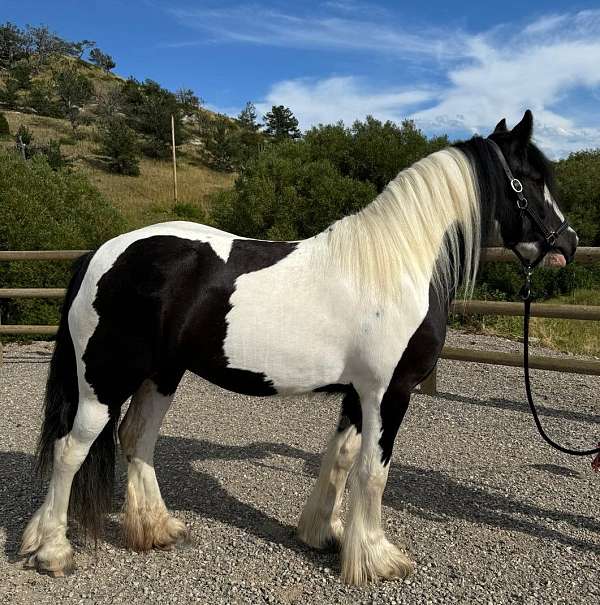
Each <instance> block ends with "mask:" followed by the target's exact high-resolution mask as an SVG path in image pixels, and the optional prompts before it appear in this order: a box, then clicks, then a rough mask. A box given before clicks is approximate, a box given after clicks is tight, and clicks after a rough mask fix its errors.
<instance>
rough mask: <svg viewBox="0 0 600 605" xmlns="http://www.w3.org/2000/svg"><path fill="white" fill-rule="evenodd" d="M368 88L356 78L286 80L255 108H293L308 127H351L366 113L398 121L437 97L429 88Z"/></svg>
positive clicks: (263, 111)
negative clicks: (276, 106) (378, 89)
mask: <svg viewBox="0 0 600 605" xmlns="http://www.w3.org/2000/svg"><path fill="white" fill-rule="evenodd" d="M365 88H368V87H367V86H366V84H365V83H364V82H362V81H361V80H360V79H358V78H354V77H343V78H342V77H333V78H327V79H325V80H308V79H305V80H287V81H284V82H278V83H277V84H275V85H274V86H273V87H272V88H271V90H270V91H269V93H268V94H267V96H266V98H265V99H264V101H262V102H261V103H257V106H256V107H257V109H258V111H259V112H260V113H265V112H266V111H268V110H269V109H270V108H271V106H272V105H286V106H288V107H291V108H292V109H293V111H294V114H295V115H296V117H297V118H298V120H299V122H300V126H301V127H302V128H308V127H309V126H312V125H314V124H319V123H322V124H331V123H334V122H337V121H339V120H342V121H343V122H345V123H346V124H351V123H352V122H353V121H354V120H356V119H357V118H364V117H365V116H366V115H367V114H372V115H374V116H376V117H378V118H380V119H383V120H388V119H389V120H395V121H399V120H402V119H403V118H404V117H406V115H407V113H409V112H411V111H412V110H413V109H414V108H415V107H417V106H418V105H420V104H421V103H423V102H424V101H428V100H431V99H433V98H435V97H434V93H433V91H432V90H427V89H421V90H419V89H410V90H402V89H390V90H386V91H384V92H376V91H372V92H369V91H368V90H365Z"/></svg>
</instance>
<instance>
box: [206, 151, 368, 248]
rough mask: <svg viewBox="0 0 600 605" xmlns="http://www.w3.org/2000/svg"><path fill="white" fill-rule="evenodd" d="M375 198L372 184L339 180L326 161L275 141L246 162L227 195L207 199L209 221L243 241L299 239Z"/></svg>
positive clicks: (331, 166)
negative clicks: (209, 207) (208, 200)
mask: <svg viewBox="0 0 600 605" xmlns="http://www.w3.org/2000/svg"><path fill="white" fill-rule="evenodd" d="M375 195H376V191H375V188H374V187H373V185H371V184H370V183H361V182H359V181H356V180H354V179H351V178H349V177H346V176H342V175H341V174H340V173H339V172H338V171H337V170H336V168H335V167H334V166H333V165H332V164H331V162H329V161H326V160H320V161H311V160H310V159H309V158H308V157H307V148H306V146H304V145H302V144H298V143H293V142H289V143H281V144H279V145H277V146H273V147H271V148H268V149H267V150H266V151H265V152H263V153H261V154H260V155H259V156H258V157H257V158H256V159H254V160H251V161H250V162H249V163H248V165H247V166H246V167H245V169H244V171H243V173H242V174H241V175H240V177H239V178H238V180H237V181H236V184H235V188H234V189H233V191H225V192H221V193H219V194H216V195H215V196H214V197H213V200H212V204H211V211H210V212H211V214H210V220H211V222H212V223H213V224H214V225H215V226H217V227H219V228H221V229H225V230H226V231H232V232H235V233H237V234H240V235H244V236H247V237H256V238H268V239H300V238H305V237H309V236H312V235H314V234H316V233H318V232H319V231H322V230H323V229H325V228H326V227H327V225H329V224H330V223H331V222H333V221H334V220H336V219H338V218H340V217H342V216H344V215H346V214H350V213H352V212H355V211H357V210H359V209H360V208H362V207H363V206H364V205H366V204H367V203H368V202H370V201H371V200H372V199H373V198H374V197H375Z"/></svg>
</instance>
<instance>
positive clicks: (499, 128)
mask: <svg viewBox="0 0 600 605" xmlns="http://www.w3.org/2000/svg"><path fill="white" fill-rule="evenodd" d="M507 131H508V128H507V127H506V118H502V119H501V120H500V121H499V122H498V123H497V124H496V128H494V133H496V132H507Z"/></svg>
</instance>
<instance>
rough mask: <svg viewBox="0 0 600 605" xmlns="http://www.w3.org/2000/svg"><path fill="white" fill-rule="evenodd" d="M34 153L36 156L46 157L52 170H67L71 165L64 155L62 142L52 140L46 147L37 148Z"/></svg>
mask: <svg viewBox="0 0 600 605" xmlns="http://www.w3.org/2000/svg"><path fill="white" fill-rule="evenodd" d="M33 153H34V155H42V156H44V157H45V158H46V161H47V162H48V165H49V166H50V168H52V170H60V169H61V168H66V167H67V166H68V165H69V162H68V161H67V159H66V158H65V156H64V155H63V154H62V151H61V149H60V141H58V140H56V139H50V140H49V141H48V142H47V143H46V144H44V145H37V146H35V147H34V149H33Z"/></svg>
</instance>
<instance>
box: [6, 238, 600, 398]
mask: <svg viewBox="0 0 600 605" xmlns="http://www.w3.org/2000/svg"><path fill="white" fill-rule="evenodd" d="M86 252H88V250H19V251H2V250H0V261H32V260H45V261H48V260H60V261H67V260H75V259H76V258H79V257H80V256H81V255H83V254H85V253H86ZM482 258H483V261H484V262H513V261H516V259H515V256H514V254H513V253H512V252H510V251H509V250H505V249H504V248H486V249H485V250H484V251H483V256H482ZM575 260H576V261H577V262H578V263H580V264H590V263H595V262H600V248H588V247H581V248H578V250H577V254H576V256H575ZM64 295H65V289H64V288H0V299H2V298H62V297H63V296H64ZM452 312H453V313H457V314H460V315H472V314H482V315H513V316H519V315H522V314H523V305H522V304H521V303H514V302H498V301H486V300H470V301H466V302H463V301H454V302H453V303H452ZM531 314H532V316H535V317H548V318H558V319H578V320H592V321H600V306H591V305H577V306H575V305H556V304H544V303H541V304H534V305H532V307H531ZM56 331H57V326H31V325H30V326H18V325H0V336H1V335H3V334H4V335H7V336H27V335H29V336H31V335H34V334H40V335H47V336H52V335H54V334H56ZM441 358H442V359H450V360H455V361H463V362H464V361H466V362H474V363H488V364H494V365H505V366H517V367H518V366H522V365H523V360H522V357H521V355H519V354H517V353H504V352H499V351H479V350H473V349H462V348H456V347H444V349H443V351H442V354H441ZM1 363H2V344H1V342H0V364H1ZM530 366H531V367H532V368H534V369H541V370H553V371H559V372H572V373H577V374H589V375H593V376H600V361H596V360H581V359H569V358H567V359H565V358H561V357H545V356H532V357H531V358H530ZM436 383H437V372H436V370H434V371H433V372H432V373H431V375H430V376H429V378H427V380H425V381H424V382H423V383H422V385H421V389H420V390H421V392H423V393H427V394H435V393H436V390H437V384H436Z"/></svg>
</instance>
